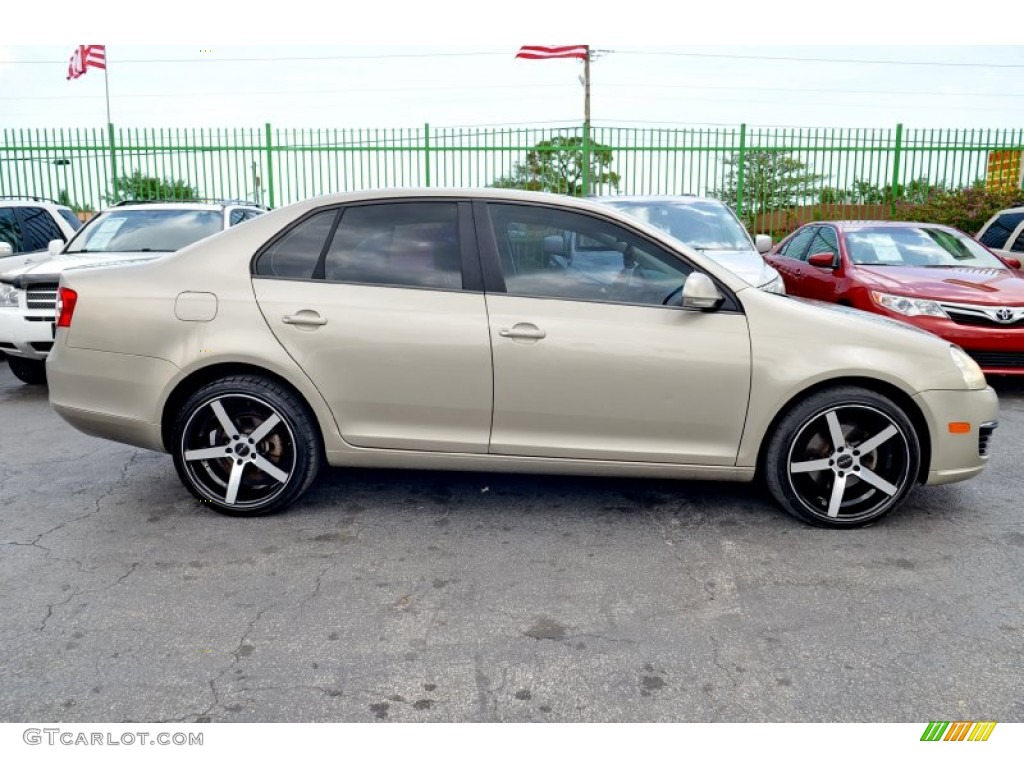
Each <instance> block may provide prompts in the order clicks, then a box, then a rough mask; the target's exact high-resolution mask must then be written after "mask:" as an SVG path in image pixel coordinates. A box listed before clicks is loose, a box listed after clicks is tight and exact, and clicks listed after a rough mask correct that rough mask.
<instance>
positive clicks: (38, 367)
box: [7, 355, 46, 384]
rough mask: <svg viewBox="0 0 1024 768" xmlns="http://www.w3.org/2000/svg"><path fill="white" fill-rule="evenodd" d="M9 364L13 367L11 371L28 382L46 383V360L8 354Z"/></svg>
mask: <svg viewBox="0 0 1024 768" xmlns="http://www.w3.org/2000/svg"><path fill="white" fill-rule="evenodd" d="M7 364H8V365H9V366H10V367H11V373H13V374H14V375H15V376H17V377H18V378H19V379H21V380H22V381H23V382H25V383H26V384H46V361H45V360H33V359H31V358H28V357H18V356H17V355H8V356H7Z"/></svg>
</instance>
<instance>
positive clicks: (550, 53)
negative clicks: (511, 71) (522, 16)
mask: <svg viewBox="0 0 1024 768" xmlns="http://www.w3.org/2000/svg"><path fill="white" fill-rule="evenodd" d="M589 51H590V46H587V45H524V46H523V47H522V48H520V49H519V53H517V54H516V58H517V59H586V58H587V55H588V53H589Z"/></svg>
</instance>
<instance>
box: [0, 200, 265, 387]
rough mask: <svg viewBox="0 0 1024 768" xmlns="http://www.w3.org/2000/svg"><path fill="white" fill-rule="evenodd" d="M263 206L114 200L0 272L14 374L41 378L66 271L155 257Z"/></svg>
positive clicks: (0, 310) (0, 315) (1, 342)
mask: <svg viewBox="0 0 1024 768" xmlns="http://www.w3.org/2000/svg"><path fill="white" fill-rule="evenodd" d="M265 212H266V209H265V208H262V207H260V206H257V205H254V204H250V203H239V202H235V201H228V202H222V203H206V202H172V203H152V202H144V203H143V202H126V203H119V204H117V205H115V206H113V207H112V208H108V209H107V210H105V211H103V212H102V213H99V214H97V215H96V216H94V217H93V218H92V219H90V220H89V223H88V224H86V225H85V226H84V227H82V229H81V230H80V231H79V232H78V233H77V234H76V235H75V236H74V237H73V238H72V239H71V241H70V242H68V243H67V245H65V244H64V241H63V240H62V239H59V238H54V239H53V240H51V241H50V243H49V247H48V251H49V252H48V253H44V254H42V255H40V256H36V257H33V258H29V259H26V260H22V263H21V264H20V266H18V268H16V269H11V270H4V271H2V272H0V350H2V351H3V352H5V353H6V354H7V360H8V364H9V365H10V368H11V373H13V374H14V375H15V376H17V377H18V378H19V379H21V380H22V381H23V382H25V383H26V384H44V383H45V382H46V365H45V363H46V356H47V355H48V354H49V352H50V349H51V347H53V336H54V328H53V325H54V320H55V317H54V309H55V307H56V302H57V284H58V282H59V280H60V275H61V273H62V272H63V271H64V270H65V269H70V268H75V267H94V266H102V265H106V264H117V263H124V262H127V261H146V260H149V259H155V258H158V257H160V256H162V255H164V254H165V253H170V252H172V251H177V250H180V249H181V248H184V247H185V246H187V245H191V244H192V243H195V242H197V241H199V240H202V239H203V238H205V237H209V236H210V235H213V234H216V233H217V232H221V231H223V230H225V229H227V228H229V227H232V226H234V225H236V224H240V223H242V222H243V221H248V220H249V219H251V218H254V217H256V216H259V215H260V214H262V213H265ZM44 247H45V246H44ZM3 263H4V262H3V260H2V259H0V270H3Z"/></svg>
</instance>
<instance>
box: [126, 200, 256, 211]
mask: <svg viewBox="0 0 1024 768" xmlns="http://www.w3.org/2000/svg"><path fill="white" fill-rule="evenodd" d="M231 206H239V207H244V208H259V209H260V210H266V208H265V207H264V206H262V205H260V204H258V203H252V202H248V201H245V200H122V201H121V202H118V203H114V205H112V206H110V208H132V209H143V210H174V209H175V208H188V209H189V210H199V211H221V210H224V209H225V208H228V207H231ZM107 210H110V209H109V208H108V209H107Z"/></svg>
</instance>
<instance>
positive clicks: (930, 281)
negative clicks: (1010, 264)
mask: <svg viewBox="0 0 1024 768" xmlns="http://www.w3.org/2000/svg"><path fill="white" fill-rule="evenodd" d="M856 269H857V271H858V272H859V273H860V274H861V276H862V277H864V278H865V280H866V281H867V282H870V283H872V284H873V285H874V287H876V288H878V289H879V290H882V291H885V292H887V293H895V294H899V295H900V296H910V297H912V298H915V299H935V300H937V301H952V302H960V303H964V304H991V305H994V306H995V305H999V306H1002V305H1005V304H1013V305H1024V278H1022V277H1021V276H1020V275H1019V274H1018V273H1016V272H1014V271H1012V270H1010V269H980V268H976V267H866V266H858V267H857V268H856Z"/></svg>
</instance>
